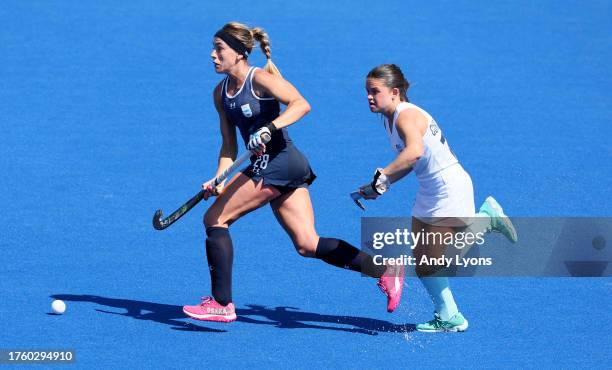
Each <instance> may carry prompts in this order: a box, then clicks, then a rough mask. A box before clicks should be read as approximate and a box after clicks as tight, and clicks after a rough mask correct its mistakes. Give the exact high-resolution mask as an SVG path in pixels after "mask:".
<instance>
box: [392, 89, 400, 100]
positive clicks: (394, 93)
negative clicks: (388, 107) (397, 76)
mask: <svg viewBox="0 0 612 370" xmlns="http://www.w3.org/2000/svg"><path fill="white" fill-rule="evenodd" d="M391 95H393V97H397V98H399V97H400V89H398V88H397V87H394V88H392V89H391Z"/></svg>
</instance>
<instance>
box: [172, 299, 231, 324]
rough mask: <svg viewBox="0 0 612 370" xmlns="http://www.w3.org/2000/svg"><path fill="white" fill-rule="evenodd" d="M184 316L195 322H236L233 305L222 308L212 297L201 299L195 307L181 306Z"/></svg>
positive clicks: (229, 304)
mask: <svg viewBox="0 0 612 370" xmlns="http://www.w3.org/2000/svg"><path fill="white" fill-rule="evenodd" d="M183 312H184V313H185V315H187V316H189V317H191V318H192V319H196V320H203V321H217V322H232V321H235V320H236V309H235V308H234V304H233V303H228V304H227V306H222V305H221V304H220V303H219V302H217V301H215V299H214V298H213V297H202V303H200V304H199V305H197V306H183Z"/></svg>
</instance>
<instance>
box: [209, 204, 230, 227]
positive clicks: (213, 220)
mask: <svg viewBox="0 0 612 370" xmlns="http://www.w3.org/2000/svg"><path fill="white" fill-rule="evenodd" d="M220 216H221V215H219V214H217V213H216V212H214V211H211V209H210V208H209V209H208V211H206V213H205V214H204V220H203V221H204V228H209V227H212V226H220V227H228V226H229V225H228V222H227V221H224V220H223V219H222V217H220Z"/></svg>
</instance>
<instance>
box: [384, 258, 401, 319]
mask: <svg viewBox="0 0 612 370" xmlns="http://www.w3.org/2000/svg"><path fill="white" fill-rule="evenodd" d="M378 287H379V288H380V290H382V291H383V293H385V295H386V296H387V311H388V312H393V311H395V309H396V308H397V306H399V303H400V299H401V298H402V290H403V289H404V266H403V265H402V266H389V267H387V270H385V273H384V274H383V276H381V277H380V279H378Z"/></svg>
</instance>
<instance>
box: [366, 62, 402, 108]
mask: <svg viewBox="0 0 612 370" xmlns="http://www.w3.org/2000/svg"><path fill="white" fill-rule="evenodd" d="M366 78H376V79H380V80H383V82H384V84H385V86H387V87H388V88H390V89H393V88H397V89H399V91H400V100H401V101H405V102H407V101H408V96H407V95H406V93H407V91H408V88H409V87H410V82H408V81H407V80H406V78H405V77H404V74H403V73H402V70H401V69H400V67H398V66H396V65H395V64H381V65H379V66H377V67H374V68H372V70H371V71H370V72H369V73H368V75H367V76H366Z"/></svg>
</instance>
